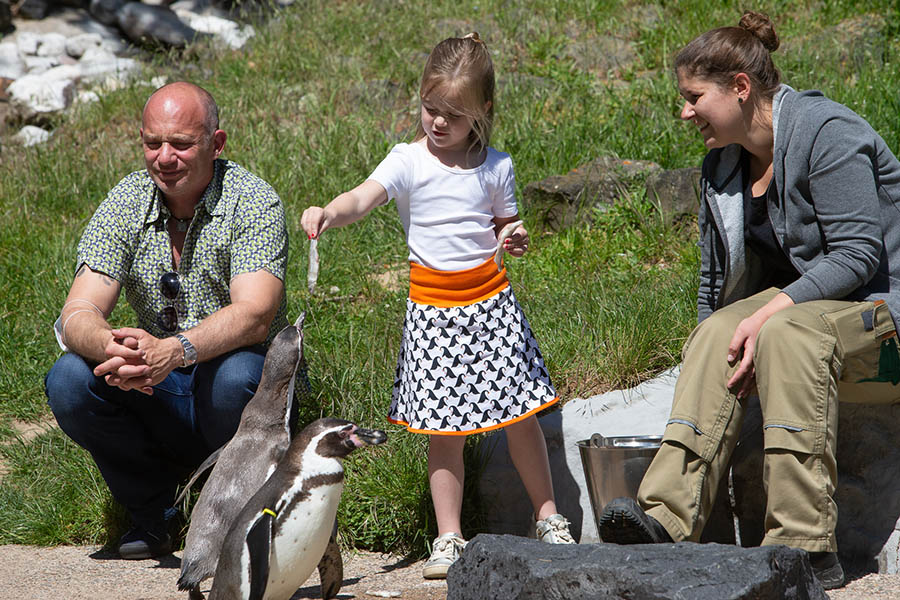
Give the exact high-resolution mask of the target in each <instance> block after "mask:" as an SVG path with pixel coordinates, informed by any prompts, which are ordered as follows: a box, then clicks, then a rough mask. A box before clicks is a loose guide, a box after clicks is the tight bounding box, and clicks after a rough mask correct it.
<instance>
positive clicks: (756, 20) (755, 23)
mask: <svg viewBox="0 0 900 600" xmlns="http://www.w3.org/2000/svg"><path fill="white" fill-rule="evenodd" d="M738 26H740V27H741V28H742V29H746V30H747V31H749V32H750V33H752V34H753V35H754V36H756V37H757V38H758V39H759V41H761V42H762V45H763V46H764V47H765V49H766V50H768V51H769V52H775V51H776V50H777V49H778V45H779V41H778V35H777V34H776V33H775V25H774V24H773V23H772V20H771V19H769V15H767V14H765V13H760V12H754V11H752V10H748V11H745V12H744V15H743V16H742V17H741V21H740V22H739V23H738Z"/></svg>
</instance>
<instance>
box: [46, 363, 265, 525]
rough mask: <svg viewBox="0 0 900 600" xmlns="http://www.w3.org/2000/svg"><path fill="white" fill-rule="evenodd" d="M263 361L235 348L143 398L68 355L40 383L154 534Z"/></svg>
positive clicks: (234, 414)
mask: <svg viewBox="0 0 900 600" xmlns="http://www.w3.org/2000/svg"><path fill="white" fill-rule="evenodd" d="M264 360H265V348H263V347H261V346H254V347H250V348H241V349H238V350H235V351H234V352H231V353H229V354H225V355H223V356H220V357H218V358H216V359H214V360H211V361H208V362H204V363H199V364H197V365H195V366H193V367H189V368H186V369H176V370H174V371H172V372H171V373H170V374H169V376H168V377H166V378H165V379H164V380H163V381H161V382H160V383H159V384H157V385H156V386H154V388H153V394H152V395H149V396H148V395H146V394H143V393H141V392H137V391H128V392H126V391H123V390H120V389H119V388H117V387H112V386H109V385H107V383H106V381H105V380H104V379H103V378H102V377H96V376H94V374H93V368H94V365H93V364H91V363H88V362H86V361H85V360H84V359H83V358H81V357H80V356H78V355H77V354H72V353H67V354H64V355H63V356H62V357H60V358H59V360H57V361H56V364H54V365H53V368H51V369H50V372H49V373H48V374H47V377H46V379H45V381H44V384H45V389H46V392H47V398H48V401H49V404H50V408H51V409H52V410H53V414H54V415H55V417H56V420H57V422H58V423H59V426H60V427H61V428H62V430H63V431H64V432H65V433H66V435H68V436H69V437H70V438H72V440H74V441H75V443H77V444H78V445H79V446H81V447H83V448H84V449H86V450H87V451H88V452H90V454H91V456H92V457H93V459H94V462H95V463H97V467H98V468H99V469H100V473H101V474H102V475H103V479H104V480H106V484H107V485H108V486H109V490H110V492H111V493H112V495H113V498H115V499H116V500H117V501H118V502H119V503H120V504H122V505H123V506H124V507H125V508H126V509H127V510H128V512H129V514H130V516H131V518H132V520H133V521H134V524H135V525H138V526H141V527H144V528H145V529H149V530H151V531H153V530H158V529H159V527H160V525H161V524H162V523H163V522H164V520H165V519H166V517H168V516H171V515H172V514H174V511H171V510H169V509H171V507H172V504H173V502H174V500H175V493H176V489H177V486H178V484H179V483H180V482H182V481H184V479H185V478H186V477H187V476H188V475H189V474H190V472H191V471H192V470H194V469H195V468H196V467H198V466H199V465H200V463H201V462H203V460H204V459H205V458H206V457H207V456H209V454H210V453H212V452H213V451H214V450H216V449H217V448H219V447H220V446H222V445H223V444H225V442H227V441H228V440H230V439H231V437H232V436H233V435H234V432H235V431H236V430H237V427H238V424H239V423H240V420H241V412H242V411H243V410H244V406H245V405H246V404H247V402H249V401H250V399H251V398H252V397H253V394H254V392H255V391H256V386H257V385H258V384H259V379H260V376H261V375H262V367H263V362H264ZM167 511H168V512H167Z"/></svg>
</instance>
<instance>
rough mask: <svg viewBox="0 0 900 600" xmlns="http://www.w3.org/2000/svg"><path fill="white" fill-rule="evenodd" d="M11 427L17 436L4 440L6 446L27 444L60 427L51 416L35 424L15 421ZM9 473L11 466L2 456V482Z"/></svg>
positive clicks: (0, 458) (0, 467) (0, 471)
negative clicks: (16, 443) (17, 443)
mask: <svg viewBox="0 0 900 600" xmlns="http://www.w3.org/2000/svg"><path fill="white" fill-rule="evenodd" d="M10 426H11V427H12V428H13V431H15V432H16V435H15V436H13V437H12V438H10V439H7V440H4V441H3V442H2V444H4V445H6V444H13V443H15V442H21V443H23V444H27V443H29V442H30V441H31V440H33V439H34V438H36V437H37V436H39V435H41V434H42V433H46V432H48V431H50V430H51V429H53V428H55V427H58V425H57V424H56V419H54V418H53V417H52V416H49V415H48V416H46V417H44V418H43V419H41V420H40V421H37V422H35V423H26V422H25V421H16V420H14V421H13V422H12V423H10ZM7 473H9V465H7V464H6V462H5V461H4V460H3V457H2V456H0V482H2V481H3V477H4V475H6V474H7Z"/></svg>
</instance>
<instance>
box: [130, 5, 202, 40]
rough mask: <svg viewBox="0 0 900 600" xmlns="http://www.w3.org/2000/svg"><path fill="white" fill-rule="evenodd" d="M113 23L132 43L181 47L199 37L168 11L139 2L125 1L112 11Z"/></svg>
mask: <svg viewBox="0 0 900 600" xmlns="http://www.w3.org/2000/svg"><path fill="white" fill-rule="evenodd" d="M116 23H118V25H119V28H120V29H121V30H122V31H124V32H125V35H127V36H128V38H129V39H130V40H131V41H133V42H135V43H136V44H159V45H163V46H171V47H173V48H184V47H185V46H187V45H188V44H190V43H191V42H193V41H194V40H195V39H197V38H198V36H200V35H201V34H199V33H198V32H197V31H195V30H194V29H192V28H191V27H188V26H187V25H186V24H185V23H184V22H182V21H181V19H179V18H178V15H176V14H175V13H174V12H172V11H171V10H169V9H168V8H166V7H163V6H149V5H147V4H142V3H140V2H129V3H127V4H125V5H124V6H122V7H121V8H120V9H119V10H118V11H117V12H116Z"/></svg>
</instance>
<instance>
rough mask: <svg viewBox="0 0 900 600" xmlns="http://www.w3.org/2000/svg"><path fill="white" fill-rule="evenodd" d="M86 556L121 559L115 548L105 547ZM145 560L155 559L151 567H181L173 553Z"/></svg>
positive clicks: (98, 558)
mask: <svg viewBox="0 0 900 600" xmlns="http://www.w3.org/2000/svg"><path fill="white" fill-rule="evenodd" d="M88 557H89V558H92V559H93V560H118V561H121V560H123V559H122V557H121V556H119V553H118V552H117V551H116V550H115V549H113V548H105V547H104V548H100V549H99V550H97V551H96V552H94V553H92V554H88ZM146 560H153V561H156V563H157V564H156V565H154V566H153V567H152V568H153V569H181V559H180V558H178V557H177V556H175V555H174V554H166V555H165V556H158V557H156V558H148V559H146Z"/></svg>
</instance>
